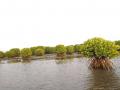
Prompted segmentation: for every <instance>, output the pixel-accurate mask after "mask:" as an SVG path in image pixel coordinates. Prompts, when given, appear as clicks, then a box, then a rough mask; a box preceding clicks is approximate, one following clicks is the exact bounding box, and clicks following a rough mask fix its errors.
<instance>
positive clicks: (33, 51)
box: [30, 46, 45, 55]
mask: <svg viewBox="0 0 120 90" xmlns="http://www.w3.org/2000/svg"><path fill="white" fill-rule="evenodd" d="M39 48H41V49H43V50H45V47H44V46H35V47H31V48H30V49H31V51H32V55H35V51H36V50H37V49H39Z"/></svg>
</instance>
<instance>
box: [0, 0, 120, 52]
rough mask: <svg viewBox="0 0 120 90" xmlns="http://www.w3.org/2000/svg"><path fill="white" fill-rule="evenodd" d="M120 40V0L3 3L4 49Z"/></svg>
mask: <svg viewBox="0 0 120 90" xmlns="http://www.w3.org/2000/svg"><path fill="white" fill-rule="evenodd" d="M95 36H97V37H103V38H105V39H110V40H119V39H120V0H0V50H8V49H10V48H13V47H19V48H23V47H30V46H37V45H45V46H47V45H49V46H54V45H56V44H65V45H69V44H78V43H82V42H83V41H85V40H87V39H88V38H92V37H95Z"/></svg>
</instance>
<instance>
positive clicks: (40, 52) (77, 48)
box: [0, 40, 120, 59]
mask: <svg viewBox="0 0 120 90" xmlns="http://www.w3.org/2000/svg"><path fill="white" fill-rule="evenodd" d="M115 44H116V45H120V40H119V41H115ZM82 46H83V44H76V45H69V46H64V45H62V44H60V45H57V46H55V47H50V46H48V47H46V46H34V47H30V48H23V49H19V48H12V49H10V50H9V51H6V52H3V51H0V58H1V59H3V58H15V57H21V58H22V59H27V58H30V57H31V56H44V55H45V54H56V56H57V57H64V56H65V55H66V54H67V55H73V54H74V53H78V54H81V48H82ZM119 50H120V49H119Z"/></svg>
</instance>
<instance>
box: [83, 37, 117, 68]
mask: <svg viewBox="0 0 120 90" xmlns="http://www.w3.org/2000/svg"><path fill="white" fill-rule="evenodd" d="M82 54H83V55H84V56H86V57H88V58H90V60H91V63H90V67H91V68H93V69H106V70H110V69H112V62H111V61H110V60H109V59H111V58H114V57H115V56H117V55H118V54H119V53H118V51H117V46H116V45H115V43H114V42H111V41H108V40H104V39H102V38H97V37H95V38H92V39H89V40H87V41H85V42H84V45H83V47H82Z"/></svg>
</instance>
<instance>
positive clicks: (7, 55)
mask: <svg viewBox="0 0 120 90" xmlns="http://www.w3.org/2000/svg"><path fill="white" fill-rule="evenodd" d="M5 56H6V57H7V58H13V57H14V52H13V51H6V53H5Z"/></svg>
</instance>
